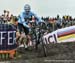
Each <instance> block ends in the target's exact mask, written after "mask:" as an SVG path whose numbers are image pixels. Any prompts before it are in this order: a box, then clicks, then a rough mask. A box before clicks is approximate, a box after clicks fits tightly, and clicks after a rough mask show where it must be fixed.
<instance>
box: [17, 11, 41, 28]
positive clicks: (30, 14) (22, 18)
mask: <svg viewBox="0 0 75 63" xmlns="http://www.w3.org/2000/svg"><path fill="white" fill-rule="evenodd" d="M31 16H34V17H35V18H36V22H37V23H39V22H41V21H42V20H41V18H39V17H37V16H36V14H34V13H33V12H29V14H26V12H22V13H21V14H20V16H19V20H18V23H20V24H23V25H24V26H25V27H28V28H29V26H28V25H27V24H26V21H25V18H30V17H31Z"/></svg>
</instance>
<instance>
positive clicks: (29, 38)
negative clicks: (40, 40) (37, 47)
mask: <svg viewBox="0 0 75 63" xmlns="http://www.w3.org/2000/svg"><path fill="white" fill-rule="evenodd" d="M23 29H24V32H25V35H26V38H27V41H26V48H27V47H28V44H29V42H30V41H31V37H30V35H29V28H27V27H23Z"/></svg>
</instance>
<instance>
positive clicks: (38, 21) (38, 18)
mask: <svg viewBox="0 0 75 63" xmlns="http://www.w3.org/2000/svg"><path fill="white" fill-rule="evenodd" d="M34 16H35V18H36V19H37V23H40V22H43V20H42V19H41V18H40V17H38V16H37V15H36V14H34Z"/></svg>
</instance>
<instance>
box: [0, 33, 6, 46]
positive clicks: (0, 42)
mask: <svg viewBox="0 0 75 63" xmlns="http://www.w3.org/2000/svg"><path fill="white" fill-rule="evenodd" d="M0 33H1V38H0V45H2V41H3V39H5V38H4V37H3V34H5V33H6V32H0Z"/></svg>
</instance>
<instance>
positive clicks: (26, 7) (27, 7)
mask: <svg viewBox="0 0 75 63" xmlns="http://www.w3.org/2000/svg"><path fill="white" fill-rule="evenodd" d="M24 10H25V12H30V10H31V7H30V5H29V4H26V5H25V6H24Z"/></svg>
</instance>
